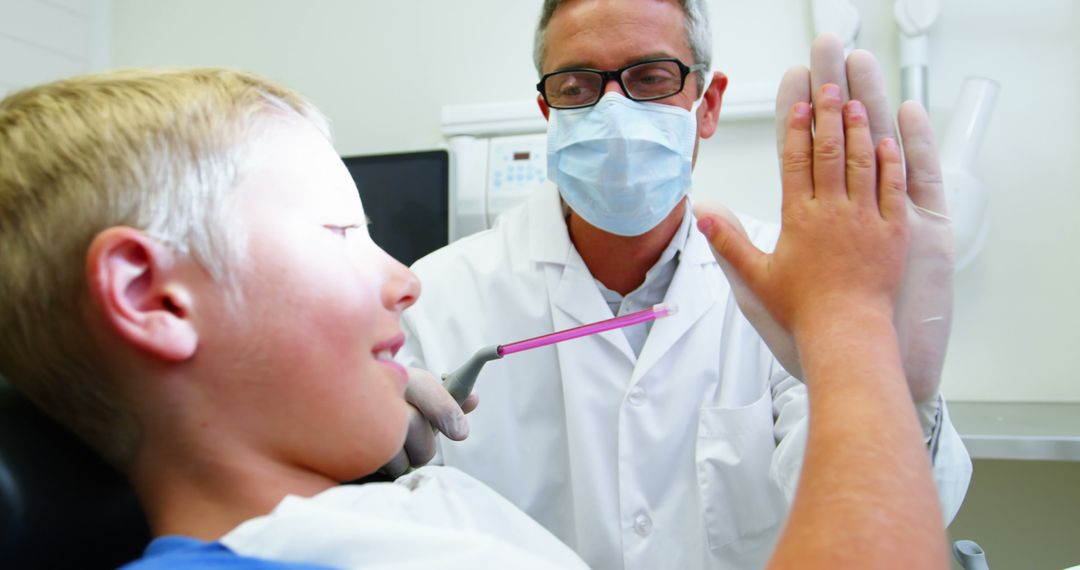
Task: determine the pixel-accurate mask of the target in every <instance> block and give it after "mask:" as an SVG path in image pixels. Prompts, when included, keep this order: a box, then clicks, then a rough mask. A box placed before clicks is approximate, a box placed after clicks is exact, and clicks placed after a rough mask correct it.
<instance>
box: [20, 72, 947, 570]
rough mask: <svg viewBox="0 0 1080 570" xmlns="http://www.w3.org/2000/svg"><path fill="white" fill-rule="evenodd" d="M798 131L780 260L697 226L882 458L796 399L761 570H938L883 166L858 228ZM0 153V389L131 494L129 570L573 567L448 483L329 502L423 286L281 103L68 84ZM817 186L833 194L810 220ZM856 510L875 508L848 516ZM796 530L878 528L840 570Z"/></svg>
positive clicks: (848, 426)
mask: <svg viewBox="0 0 1080 570" xmlns="http://www.w3.org/2000/svg"><path fill="white" fill-rule="evenodd" d="M822 101H824V103H822V104H821V105H820V106H818V107H815V113H817V115H818V116H817V117H816V119H817V129H818V132H819V133H823V134H832V135H838V136H840V137H841V138H843V132H844V131H845V129H846V130H847V135H848V137H849V142H848V149H849V150H851V151H859V152H861V153H865V152H867V150H868V148H869V149H870V152H871V153H872V152H873V149H872V144H871V143H870V137H869V134H868V131H867V129H866V128H865V125H866V121H865V113H864V112H863V111H861V110H860V108H858V107H855V106H851V105H849V106H848V107H845V108H844V110H843V115H844V120H845V121H847V126H846V127H845V124H844V123H842V121H841V112H842V111H841V108H840V103H839V99H838V98H835V97H834V98H829V97H825V98H823V99H822ZM810 120H811V119H810V110H809V107H808V106H806V105H805V104H803V105H802V107H799V108H797V109H796V110H795V111H794V112H793V113H792V119H791V122H790V125H789V137H788V140H789V141H790V142H789V143H788V144H790V145H791V153H790V156H791V157H792V160H791V161H790V164H789V165H788V166H789V168H788V169H786V170H785V172H786V179H785V207H788V205H789V203H790V204H791V205H792V206H791V207H792V208H793V211H799V212H801V213H802V215H800V216H799V217H798V218H797V221H798V222H799V223H795V224H792V225H791V226H790V228H789V227H788V226H785V229H784V233H783V234H782V235H781V241H780V244H779V245H778V248H777V252H776V253H775V254H773V255H772V256H770V257H768V258H763V257H760V256H761V255H763V254H755V253H754V252H753V251H752V250H751V249H750V246H749V245H747V244H746V243H745V242H742V241H740V238H739V236H738V235H737V233H735V230H733V229H732V227H730V226H728V225H726V224H724V223H723V221H722V220H720V219H718V218H717V217H715V216H710V215H705V216H704V217H703V220H702V230H703V231H704V232H705V233H706V234H707V235H708V236H710V237H711V238H712V243H713V244H714V246H716V248H717V250H718V251H719V252H721V253H723V254H724V255H725V256H726V257H727V258H728V259H729V261H731V263H732V265H733V266H734V267H736V268H737V269H738V270H739V271H740V272H741V273H742V274H743V275H744V276H746V280H747V282H748V284H749V286H751V287H752V288H754V290H755V292H757V293H758V294H759V296H760V297H761V299H762V302H763V304H764V305H765V306H766V307H767V308H768V309H769V310H770V311H771V312H772V314H773V316H774V317H775V318H776V320H777V321H778V322H779V323H781V324H782V325H785V326H787V327H789V328H790V329H791V330H792V331H794V333H795V337H796V339H797V340H798V345H799V348H800V351H801V354H800V355H801V357H802V358H803V359H804V362H805V366H806V368H807V378H808V380H807V382H808V383H809V384H810V385H811V387H813V386H815V385H817V383H820V382H825V381H828V382H834V383H837V384H838V385H841V384H842V385H847V386H849V389H848V390H847V391H846V392H845V393H847V394H849V395H850V394H857V395H861V394H862V393H864V392H867V391H870V392H875V393H877V392H879V391H881V392H884V393H886V394H889V395H890V396H889V397H887V398H883V399H882V401H880V402H878V401H875V402H873V403H872V404H873V405H868V406H864V407H861V408H860V409H861V410H862V411H863V412H864V413H866V412H867V410H871V409H873V410H876V412H877V413H878V414H879V415H880V414H887V415H889V416H890V417H893V416H895V421H890V422H886V425H891V426H895V427H894V428H893V430H892V432H891V434H892V436H894V437H891V438H887V439H888V440H889V442H890V443H891V444H892V445H891V447H889V448H888V449H882V448H881V445H882V440H883V438H882V437H881V434H880V433H879V434H877V435H876V436H875V437H874V438H873V440H869V438H866V437H861V436H860V434H862V433H865V432H867V431H868V430H866V429H864V426H861V425H860V424H859V418H857V417H852V416H850V415H846V414H845V412H844V411H843V410H844V409H845V408H846V409H850V408H851V406H842V405H837V398H841V399H842V398H843V397H844V396H843V394H842V393H841V391H838V390H835V389H833V390H820V391H815V390H812V393H816V392H821V394H822V396H820V397H818V398H817V399H816V401H817V402H818V406H819V407H821V408H822V410H823V411H822V412H821V418H822V419H821V421H820V422H819V423H818V424H816V425H814V426H813V427H812V428H811V434H810V443H809V447H808V449H809V451H808V453H807V460H806V467H805V469H806V471H805V472H804V484H805V486H806V489H807V491H806V492H805V494H801V495H799V498H798V499H797V500H796V504H795V507H794V509H793V511H792V517H793V518H792V521H793V523H792V526H791V528H790V529H789V530H788V531H787V533H786V534H785V536H784V538H783V541H782V545H781V547H780V549H779V551H778V553H777V557H776V561H777V563H778V564H783V563H785V561H786V560H787V559H785V558H784V557H785V556H787V557H789V558H790V557H791V556H792V555H793V553H794V555H795V556H798V557H800V558H792V560H800V563H802V564H804V565H805V566H813V565H815V564H822V565H823V566H827V565H829V564H833V563H836V561H837V560H840V561H843V560H845V558H836V557H837V556H849V555H855V556H859V557H867V556H872V555H876V556H882V557H884V558H881V560H888V561H890V562H893V563H900V564H904V565H906V566H908V567H927V563H928V561H929V562H930V563H933V562H934V561H936V562H937V563H939V565H940V563H941V562H942V561H943V557H942V554H941V553H942V552H943V551H944V549H943V546H944V543H943V540H942V536H941V533H940V530H941V529H940V525H941V516H940V513H938V512H937V511H936V509H937V506H936V502H935V501H934V498H933V489H932V485H931V483H930V479H929V466H928V463H927V459H926V454H925V451H924V450H922V449H921V443H920V437H919V430H918V426H917V424H916V422H915V417H914V414H913V412H912V409H911V402H910V398H909V396H907V391H906V390H907V389H906V384H905V382H904V378H903V374H902V371H901V370H900V365H899V361H898V356H897V354H898V353H897V350H898V349H897V344H896V339H895V332H894V331H893V330H892V325H891V321H890V316H891V311H892V303H893V302H894V301H895V299H894V297H895V292H896V288H897V284H898V282H899V278H900V276H901V275H902V266H903V262H902V260H903V258H904V253H905V251H906V241H905V235H906V234H905V229H906V224H905V220H904V218H903V215H902V214H901V213H902V211H903V208H898V206H897V204H898V203H902V202H898V200H902V198H903V176H902V173H901V174H899V175H898V172H900V170H901V169H900V166H899V153H898V151H897V149H896V147H895V144H893V145H892V146H889V145H884V146H883V147H880V148H879V150H878V159H879V160H880V164H881V173H880V178H881V182H880V187H881V198H880V214H879V204H878V200H877V199H876V190H877V188H878V183H877V182H876V181H875V176H874V175H873V174H872V173H871V174H870V175H869V177H868V176H867V173H866V172H865V170H864V171H861V172H852V171H851V169H850V166H849V167H848V173H849V175H852V176H849V177H848V185H849V186H851V188H849V189H848V193H845V192H843V191H842V190H843V184H844V183H843V180H844V176H843V172H844V168H845V167H844V165H843V164H842V162H841V163H839V164H837V163H833V164H831V165H827V164H826V162H825V161H821V162H820V164H818V163H815V164H814V165H813V166H812V167H811V166H810V165H809V163H808V162H807V161H805V160H804V161H801V162H800V161H799V160H796V159H797V158H798V157H800V156H801V157H804V158H805V157H806V156H807V153H809V152H810V151H811V150H812V149H813V144H812V141H811V136H810V128H809V125H810ZM0 148H2V149H3V152H2V153H0V254H2V256H0V259H2V260H3V265H4V267H3V271H2V277H0V373H2V374H3V375H4V376H6V377H8V378H9V379H10V380H11V381H12V382H13V383H14V384H15V385H16V386H18V387H19V388H20V389H21V390H23V391H24V392H25V393H26V394H27V395H28V396H29V397H30V398H31V399H33V400H34V401H35V402H36V403H37V404H38V405H39V406H41V407H42V408H43V409H44V410H46V411H47V412H48V413H50V414H51V415H52V416H54V417H55V418H56V419H58V420H59V421H61V422H62V423H64V424H65V425H67V426H68V427H69V428H70V429H72V430H73V431H74V432H75V433H77V434H78V435H79V436H81V437H82V438H83V439H84V440H86V441H87V442H88V443H89V444H90V445H92V446H93V447H94V448H96V449H97V450H98V451H99V452H100V453H101V454H102V455H103V456H104V457H105V458H107V459H108V460H109V461H110V462H111V463H112V464H113V465H115V466H116V467H117V468H118V469H120V470H121V471H122V472H123V473H124V474H125V475H126V476H127V477H128V479H129V480H130V481H131V482H132V485H133V486H134V488H135V490H136V493H137V494H138V496H139V498H140V501H141V503H142V506H143V508H144V510H145V512H146V514H147V518H148V520H149V522H150V524H151V528H152V530H153V533H154V535H155V536H157V537H158V538H157V539H155V540H154V541H153V542H152V543H151V545H150V546H149V547H148V549H147V553H146V556H145V557H144V558H143V559H141V560H140V561H138V562H136V563H135V564H133V565H132V566H131V567H132V568H172V567H205V566H210V565H231V566H234V567H251V568H309V567H323V566H334V567H359V566H364V567H378V566H381V565H393V566H394V567H395V568H411V567H415V568H427V567H434V566H436V565H440V566H442V567H469V568H478V567H479V568H483V567H491V568H495V567H515V568H540V567H554V568H574V567H583V563H582V562H581V561H580V559H578V558H577V557H576V556H575V555H574V554H573V553H572V552H570V550H569V549H568V548H566V547H565V546H564V545H562V544H560V543H559V542H558V541H556V540H555V539H554V537H552V536H551V535H550V534H549V533H547V532H546V531H544V530H543V529H541V528H540V527H539V526H538V525H536V524H535V523H534V522H532V521H531V520H529V519H528V518H527V517H525V516H524V515H523V514H522V513H521V512H520V511H517V510H515V509H514V508H513V507H511V506H510V505H509V503H507V502H506V501H505V500H503V499H501V498H500V497H498V496H497V495H495V494H494V493H492V492H491V491H490V490H487V489H486V488H483V487H482V486H481V485H479V484H478V483H476V482H475V481H474V480H472V479H470V478H468V477H466V476H464V475H462V474H460V473H458V472H456V471H453V470H452V469H445V468H442V469H440V468H424V469H421V470H419V471H416V472H414V473H412V474H410V475H408V476H406V477H403V478H402V479H399V480H398V481H397V482H396V483H394V484H376V485H364V486H339V483H340V482H342V481H349V480H353V479H357V478H359V477H361V476H363V475H366V474H369V473H371V472H372V471H374V470H375V469H377V468H378V467H379V466H381V465H383V464H384V463H386V461H387V460H389V459H390V458H391V457H392V456H393V455H394V454H395V453H396V452H397V451H398V450H399V449H400V448H401V445H402V441H403V439H404V433H405V429H406V422H407V415H408V414H407V404H406V402H405V399H404V398H403V393H404V390H405V385H406V380H407V377H408V372H407V371H406V370H405V369H403V368H401V367H400V366H399V365H397V364H395V363H394V362H393V360H392V357H393V355H394V353H395V352H396V351H397V350H398V349H399V348H400V346H401V344H402V342H403V338H402V336H401V332H400V329H399V317H400V314H401V312H402V311H403V310H405V309H406V308H407V307H408V306H409V305H411V304H412V303H413V302H414V301H415V299H416V297H417V295H418V294H419V284H418V283H417V281H416V279H415V277H414V276H413V275H412V274H411V273H410V272H409V271H408V270H407V269H406V268H404V267H403V266H401V265H400V264H398V263H397V262H395V261H394V260H392V259H391V258H389V257H388V256H387V255H386V254H385V253H384V252H382V251H381V250H379V249H378V248H377V247H376V246H375V245H374V244H373V243H372V242H371V240H370V238H369V237H368V235H367V232H366V229H365V227H366V222H365V220H364V216H363V208H362V205H361V204H360V200H359V197H358V194H357V192H356V188H355V186H354V185H353V183H352V180H351V178H350V177H349V175H348V172H347V171H346V170H345V168H344V166H343V165H342V163H341V162H340V160H339V159H338V158H337V156H336V154H335V153H334V151H333V148H332V147H331V146H330V143H329V141H328V137H327V134H326V125H325V120H324V119H323V118H322V117H321V115H319V114H318V112H317V111H316V110H315V109H314V108H313V107H312V106H311V105H310V104H309V103H307V102H306V101H305V100H303V99H302V98H300V97H299V96H297V95H296V94H294V93H292V92H291V91H288V90H286V89H284V88H282V87H280V86H277V85H274V84H272V83H270V82H267V81H265V80H262V79H260V78H257V77H254V76H251V75H247V74H243V73H237V72H231V71H224V70H188V71H169V72H152V71H130V72H118V73H112V74H107V75H102V76H91V77H84V78H76V79H72V80H67V81H61V82H57V83H54V84H50V85H46V86H42V87H38V88H34V89H30V90H27V91H23V92H20V93H16V94H14V95H12V96H10V97H9V98H8V99H6V100H4V101H3V102H2V103H0ZM864 166H865V165H864ZM819 168H821V169H824V168H832V169H834V170H835V169H837V168H839V172H840V174H841V176H839V180H840V182H839V188H840V190H841V191H839V192H837V191H836V187H831V188H828V189H825V188H817V189H815V188H814V183H813V179H814V178H815V177H816V174H817V170H816V169H819ZM811 169H815V170H814V175H815V176H811V175H810V173H811ZM834 174H835V172H834ZM834 179H835V177H834ZM826 190H829V191H832V193H831V194H828V196H829V200H833V201H834V202H836V204H839V202H842V201H843V200H847V199H848V196H849V194H850V196H851V199H850V200H849V202H845V205H843V206H837V205H836V204H833V205H834V206H836V207H830V208H818V209H813V208H810V207H808V206H806V203H809V202H808V199H813V198H815V192H816V193H817V194H816V198H819V200H818V202H817V203H818V204H821V203H824V202H823V199H824V198H825V196H826V194H825V191H826ZM789 198H790V200H789ZM800 200H801V201H802V202H799V201H800ZM830 203H831V202H830ZM800 204H801V205H800ZM871 214H872V215H871ZM856 236H857V237H858V238H859V239H858V240H852V239H851V238H852V237H856ZM853 243H854V244H856V245H857V246H859V247H854V248H853V247H850V246H851V245H852V244H853ZM820 258H827V259H829V262H828V263H819V264H818V265H816V266H815V265H814V261H815V260H816V259H820ZM765 259H767V262H763V260H765ZM814 268H817V269H820V271H814V270H813V269H814ZM789 285H797V286H796V287H790V286H789ZM838 340H846V341H847V344H843V345H841V344H840V343H838V342H836V341H838ZM854 345H858V347H859V348H860V350H857V351H855V352H854V353H852V352H851V351H850V350H848V349H849V348H850V347H852V346H854ZM837 346H841V348H842V350H838V349H837V348H836V347H837ZM845 347H846V348H845ZM802 351H805V352H802ZM853 354H854V355H853ZM830 394H831V395H832V396H830ZM905 398H906V399H905ZM813 399H814V398H812V400H813ZM823 430H832V433H829V434H826V433H824V432H823ZM838 441H843V442H845V447H844V449H835V448H834V449H833V450H827V447H828V446H829V443H828V442H838ZM881 454H887V460H886V459H885V458H883V457H880V456H879V455H881ZM896 461H901V462H906V463H904V464H905V465H907V466H908V469H905V470H900V472H899V473H897V472H896V471H897V470H896V469H892V468H891V467H890V465H893V464H894V463H893V462H896ZM878 465H881V466H884V467H885V470H883V469H879V468H877V466H878ZM912 466H913V467H912ZM830 475H831V476H833V478H834V479H833V480H831V481H827V482H826V481H825V478H827V477H828V476H830ZM839 478H843V480H839ZM837 489H841V490H843V492H842V493H841V494H840V496H834V495H835V494H834V493H833V491H835V490H837ZM861 493H865V494H861ZM905 495H910V496H905ZM867 496H872V497H875V500H876V501H877V502H876V508H875V509H874V510H873V511H872V512H867V511H866V510H865V509H863V510H860V509H859V508H857V506H858V504H859V503H858V500H859V499H860V498H865V497H867ZM305 497H307V498H305ZM893 497H895V499H893ZM853 500H854V501H855V502H854V503H853V502H852V501H853ZM852 505H855V506H856V508H852ZM809 521H814V522H815V523H816V524H814V525H813V526H811V525H810V524H807V522H809ZM834 522H835V523H836V524H839V525H842V526H836V527H834V526H830V524H832V523H834ZM882 523H887V526H884V525H883V524H882ZM820 528H824V529H831V530H838V531H851V532H855V531H859V532H865V533H874V532H876V531H881V530H885V529H887V530H888V531H889V532H888V533H887V534H888V535H887V536H885V537H877V538H879V540H877V541H875V542H865V543H864V542H862V541H859V543H858V544H856V545H855V546H854V547H849V548H847V549H846V550H844V551H843V552H838V549H836V548H835V545H834V544H831V543H830V542H828V541H827V540H821V537H820V536H817V535H815V534H814V529H820ZM833 535H836V536H843V533H842V532H837V533H833ZM830 536H832V535H830ZM911 544H915V545H916V547H914V548H910V547H909V546H910V545H911ZM872 560H873V559H872V558H860V562H861V563H866V564H868V565H870V566H875V565H874V564H873V562H872Z"/></svg>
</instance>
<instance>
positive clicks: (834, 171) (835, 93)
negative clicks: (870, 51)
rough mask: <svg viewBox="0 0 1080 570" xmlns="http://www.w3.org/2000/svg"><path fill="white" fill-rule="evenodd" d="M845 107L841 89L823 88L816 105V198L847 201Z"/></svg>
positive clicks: (826, 85)
mask: <svg viewBox="0 0 1080 570" xmlns="http://www.w3.org/2000/svg"><path fill="white" fill-rule="evenodd" d="M841 105H843V95H842V92H841V90H840V87H839V86H838V85H835V84H833V83H826V84H825V85H822V86H821V89H820V90H819V91H818V94H817V97H816V99H815V101H814V143H813V144H814V151H813V161H814V168H813V170H814V197H815V198H820V199H836V198H840V197H844V198H846V197H847V190H846V186H845V184H846V176H845V170H846V164H845V159H844V120H843V117H842V116H841ZM789 134H790V133H789ZM785 152H786V151H785ZM785 156H786V154H785ZM785 168H786V167H785Z"/></svg>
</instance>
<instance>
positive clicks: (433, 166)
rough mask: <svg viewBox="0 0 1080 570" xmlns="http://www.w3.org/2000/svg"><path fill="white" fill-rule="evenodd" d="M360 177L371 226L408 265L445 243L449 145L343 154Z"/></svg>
mask: <svg viewBox="0 0 1080 570" xmlns="http://www.w3.org/2000/svg"><path fill="white" fill-rule="evenodd" d="M342 160H343V161H344V162H345V166H346V167H348V169H349V172H350V173H351V174H352V177H353V180H355V181H356V187H357V188H358V189H359V190H360V199H361V200H363V202H364V211H365V213H366V214H367V216H368V218H370V219H371V225H370V226H369V227H368V229H369V230H370V231H371V238H372V239H373V240H374V241H375V243H376V244H378V245H379V247H381V248H383V249H384V250H386V252H387V253H389V254H390V255H392V256H394V258H396V259H397V260H398V261H400V262H402V263H404V264H405V265H412V263H413V262H414V261H416V260H417V259H420V258H421V257H423V256H425V255H427V254H429V253H431V252H432V251H435V250H436V249H438V248H440V247H442V246H444V245H446V244H447V242H448V238H449V235H450V232H449V224H450V206H449V203H450V197H449V194H450V170H449V163H450V158H449V154H448V153H447V152H446V151H445V150H433V151H423V152H407V153H398V154H375V155H362V156H346V157H342Z"/></svg>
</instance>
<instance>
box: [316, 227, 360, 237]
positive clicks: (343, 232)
mask: <svg viewBox="0 0 1080 570" xmlns="http://www.w3.org/2000/svg"><path fill="white" fill-rule="evenodd" d="M323 227H324V228H326V229H328V230H330V231H331V232H332V233H333V234H334V235H336V236H338V237H340V238H342V239H344V238H346V237H348V236H349V231H350V230H356V229H359V228H361V227H363V226H359V225H356V224H352V225H348V226H336V225H333V224H326V225H325V226H323Z"/></svg>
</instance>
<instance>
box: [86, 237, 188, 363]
mask: <svg viewBox="0 0 1080 570" xmlns="http://www.w3.org/2000/svg"><path fill="white" fill-rule="evenodd" d="M86 275H87V284H88V286H89V290H90V297H91V299H92V300H93V301H94V303H95V305H96V307H97V308H98V310H100V311H101V316H102V319H103V321H104V322H105V323H106V325H107V326H109V327H111V329H112V331H113V332H115V333H116V334H117V335H119V336H120V338H122V339H123V340H125V341H127V342H128V343H130V344H131V345H132V346H134V347H136V348H138V349H139V350H141V351H143V352H144V353H147V354H149V355H151V356H152V357H155V358H159V359H161V360H166V361H170V362H180V361H183V360H187V359H188V358H191V357H192V356H193V355H194V354H195V347H196V346H197V345H198V332H197V331H196V330H195V327H194V326H193V323H192V321H191V318H190V317H191V310H192V298H191V291H190V290H189V289H188V284H187V283H186V282H185V281H184V280H183V279H182V276H181V274H180V271H179V268H178V267H177V264H176V258H175V255H174V254H173V253H172V252H171V251H170V250H169V249H167V248H166V247H164V246H163V245H162V244H161V243H159V242H158V241H156V240H154V239H153V238H151V237H149V236H147V235H146V234H145V233H143V232H141V231H139V230H136V229H133V228H128V227H113V228H109V229H107V230H105V231H103V232H101V233H100V234H98V235H97V236H96V237H95V238H94V241H93V242H92V243H91V244H90V249H89V251H88V253H87V259H86Z"/></svg>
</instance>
